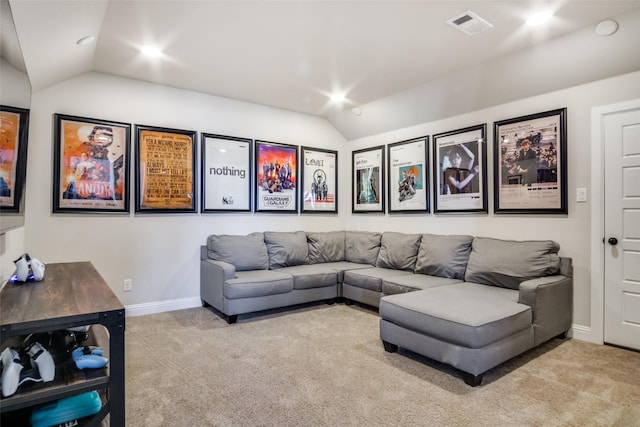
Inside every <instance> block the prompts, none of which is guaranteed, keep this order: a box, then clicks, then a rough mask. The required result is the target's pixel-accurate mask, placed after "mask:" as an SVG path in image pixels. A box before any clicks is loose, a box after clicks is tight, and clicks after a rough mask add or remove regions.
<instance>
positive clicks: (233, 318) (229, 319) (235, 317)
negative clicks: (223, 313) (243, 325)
mask: <svg viewBox="0 0 640 427" xmlns="http://www.w3.org/2000/svg"><path fill="white" fill-rule="evenodd" d="M237 321H238V315H237V314H232V315H231V316H227V323H228V324H230V325H231V324H233V323H236V322H237Z"/></svg>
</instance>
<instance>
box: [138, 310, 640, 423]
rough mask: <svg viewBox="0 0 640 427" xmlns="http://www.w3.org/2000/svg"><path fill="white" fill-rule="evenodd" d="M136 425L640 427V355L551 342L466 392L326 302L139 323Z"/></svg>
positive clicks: (186, 313) (454, 377)
mask: <svg viewBox="0 0 640 427" xmlns="http://www.w3.org/2000/svg"><path fill="white" fill-rule="evenodd" d="M126 419H127V425H128V426H134V427H141V426H146V427H152V426H209V425H210V426H487V425H491V426H640V353H636V352H632V351H628V350H623V349H619V348H615V347H610V346H599V345H595V344H590V343H586V342H582V341H578V340H571V339H568V340H564V341H563V340H558V339H556V340H552V341H551V342H549V343H547V344H545V345H543V346H541V347H539V348H537V349H534V350H532V351H530V352H528V353H526V354H524V355H522V356H520V357H517V358H515V359H513V360H511V361H509V362H507V363H505V364H503V365H501V366H499V367H497V368H495V369H493V370H491V371H489V372H488V373H486V374H485V376H484V381H483V385H481V386H480V387H476V388H471V387H469V386H467V385H466V384H465V383H464V382H463V381H462V379H461V377H460V374H459V373H458V372H457V371H455V370H453V369H451V368H449V367H447V366H445V365H442V364H438V363H436V362H433V361H430V360H428V359H426V358H423V357H421V356H418V355H416V354H413V353H410V352H407V351H403V350H400V352H398V353H387V352H385V351H384V349H383V347H382V343H381V341H380V339H379V337H378V315H377V313H375V312H373V311H370V310H368V309H365V308H361V307H358V306H345V305H340V304H337V305H332V306H328V305H314V306H306V307H301V308H298V309H294V310H287V311H275V312H271V313H269V314H267V315H261V316H249V317H248V316H244V317H243V316H241V317H240V319H239V321H238V323H237V324H234V325H227V324H226V322H225V321H223V320H222V319H221V318H219V317H218V316H217V315H216V314H214V313H212V312H211V311H210V310H208V309H205V308H194V309H189V310H181V311H173V312H167V313H161V314H154V315H149V316H141V317H133V318H128V319H127V330H126Z"/></svg>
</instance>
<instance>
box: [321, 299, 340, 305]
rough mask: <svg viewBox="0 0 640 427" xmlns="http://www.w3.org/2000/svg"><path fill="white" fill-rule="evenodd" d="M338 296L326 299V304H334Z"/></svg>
mask: <svg viewBox="0 0 640 427" xmlns="http://www.w3.org/2000/svg"><path fill="white" fill-rule="evenodd" d="M336 300H337V298H329V299H328V300H325V301H324V302H325V304H327V305H333V304H335V303H336Z"/></svg>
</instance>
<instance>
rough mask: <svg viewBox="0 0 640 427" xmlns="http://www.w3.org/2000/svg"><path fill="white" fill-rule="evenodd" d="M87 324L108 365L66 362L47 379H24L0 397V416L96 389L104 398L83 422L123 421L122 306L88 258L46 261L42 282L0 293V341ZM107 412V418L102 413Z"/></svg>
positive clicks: (116, 424) (117, 423)
mask: <svg viewBox="0 0 640 427" xmlns="http://www.w3.org/2000/svg"><path fill="white" fill-rule="evenodd" d="M86 325H92V327H91V332H92V336H93V339H94V340H95V343H96V344H97V345H99V346H101V347H102V348H103V350H104V351H105V356H106V357H108V358H109V364H108V365H107V366H106V367H105V368H103V369H96V370H82V371H81V370H78V369H76V368H75V366H73V364H72V362H71V363H66V364H65V363H61V364H60V365H56V376H55V378H54V380H53V381H52V382H48V383H25V384H23V385H21V386H20V388H18V391H17V392H16V393H15V394H14V395H12V396H9V397H5V398H2V399H0V413H1V414H2V418H3V420H4V419H5V417H9V416H10V415H11V414H10V413H12V412H13V413H19V412H18V411H25V410H27V411H28V408H31V407H33V406H35V405H39V404H42V403H46V402H50V401H54V400H58V399H62V398H65V397H69V396H74V395H77V394H81V393H84V392H87V391H91V390H98V391H100V392H101V395H102V396H103V406H102V409H101V410H100V412H99V413H98V414H96V415H94V416H93V417H91V419H90V420H88V423H87V424H88V425H100V424H101V423H102V421H103V420H104V419H107V418H108V420H109V423H110V425H111V426H114V427H120V426H124V425H125V400H124V399H125V396H124V392H125V390H124V384H125V383H124V331H125V309H124V306H123V305H122V303H121V302H120V301H119V300H118V298H117V297H116V296H115V294H114V293H113V291H111V288H109V286H108V285H107V284H106V282H105V281H104V280H103V279H102V277H101V276H100V274H98V272H97V271H96V270H95V268H94V267H93V265H92V264H91V263H90V262H74V263H57V264H48V265H47V266H46V270H45V278H44V280H42V281H41V282H28V283H24V284H20V285H14V284H7V285H6V286H5V287H4V289H3V290H2V292H0V343H1V344H2V346H3V348H4V347H5V346H6V345H5V344H6V343H9V342H10V340H11V339H12V338H15V337H20V336H27V335H29V334H32V333H42V332H51V331H55V330H60V329H67V328H73V327H78V326H86ZM107 415H108V417H107Z"/></svg>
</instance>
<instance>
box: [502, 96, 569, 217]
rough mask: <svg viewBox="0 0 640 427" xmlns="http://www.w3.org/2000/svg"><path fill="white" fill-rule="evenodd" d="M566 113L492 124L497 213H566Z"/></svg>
mask: <svg viewBox="0 0 640 427" xmlns="http://www.w3.org/2000/svg"><path fill="white" fill-rule="evenodd" d="M566 114H567V109H566V108H562V109H558V110H552V111H547V112H544V113H537V114H532V115H528V116H523V117H516V118H513V119H508V120H501V121H498V122H495V123H494V131H493V137H494V150H493V151H494V156H495V160H494V164H495V165H496V166H495V171H494V173H495V178H494V186H495V190H494V191H495V197H494V211H495V212H496V213H546V214H566V213H567V128H566Z"/></svg>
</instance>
